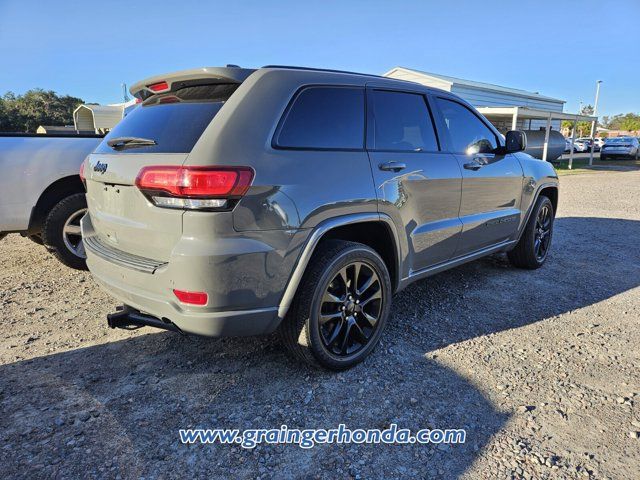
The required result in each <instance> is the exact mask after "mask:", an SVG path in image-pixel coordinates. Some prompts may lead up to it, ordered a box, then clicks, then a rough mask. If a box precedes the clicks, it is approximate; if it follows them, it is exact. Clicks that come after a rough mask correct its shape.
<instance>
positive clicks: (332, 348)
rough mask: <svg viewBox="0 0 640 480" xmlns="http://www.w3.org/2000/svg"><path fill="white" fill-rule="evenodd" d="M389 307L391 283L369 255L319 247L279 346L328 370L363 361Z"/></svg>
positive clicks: (356, 249)
mask: <svg viewBox="0 0 640 480" xmlns="http://www.w3.org/2000/svg"><path fill="white" fill-rule="evenodd" d="M390 307H391V279H390V276H389V271H388V270H387V267H386V265H385V263H384V261H383V260H382V258H380V255H378V254H377V253H376V252H375V250H373V249H371V248H370V247H368V246H366V245H363V244H361V243H355V242H347V241H342V240H329V241H326V242H323V243H322V244H321V245H320V247H319V250H318V251H317V252H316V253H315V254H314V256H313V258H312V260H311V262H310V263H309V266H308V267H307V271H306V272H305V275H304V277H303V279H302V281H301V282H300V285H299V286H298V291H297V293H296V297H295V299H294V301H293V304H292V305H291V308H290V309H289V312H288V314H287V316H286V318H285V319H284V320H283V322H282V324H281V325H280V337H281V339H282V341H283V343H284V345H285V346H286V347H287V348H288V349H289V350H290V351H291V352H292V353H293V354H294V355H295V356H296V357H297V358H298V359H300V360H302V361H304V362H306V363H309V364H311V365H314V366H320V367H323V368H327V369H330V370H345V369H348V368H351V367H353V366H354V365H356V364H358V363H360V362H361V361H363V360H364V359H365V358H366V357H367V356H368V355H369V354H370V353H371V352H372V351H373V349H374V348H375V346H376V345H377V344H378V342H379V341H380V337H381V335H382V332H383V330H384V327H385V324H386V321H387V317H388V316H389V311H390Z"/></svg>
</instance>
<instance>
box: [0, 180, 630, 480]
mask: <svg viewBox="0 0 640 480" xmlns="http://www.w3.org/2000/svg"><path fill="white" fill-rule="evenodd" d="M639 186H640V172H626V173H619V172H606V173H599V174H589V175H572V176H569V177H563V178H562V192H561V207H560V211H559V214H558V217H559V218H558V219H557V221H556V231H555V236H554V239H553V243H554V245H553V250H552V253H551V256H550V258H549V260H548V262H547V264H546V266H545V267H544V268H542V269H540V270H538V271H535V272H529V271H522V270H516V269H513V268H511V267H510V266H509V265H508V264H507V262H506V261H505V259H504V257H502V256H495V257H491V258H488V259H485V260H481V261H478V262H475V263H472V264H469V265H466V266H463V267H460V268H457V269H454V270H452V271H449V272H445V273H443V274H440V275H437V276H435V277H432V278H431V279H427V280H425V281H422V282H418V283H416V284H414V285H413V286H411V287H409V288H408V289H407V290H405V291H404V292H402V293H401V294H399V295H397V296H396V298H395V303H394V307H393V310H392V318H391V319H390V322H389V325H388V329H387V331H386V333H385V335H384V337H383V344H382V345H381V346H380V347H379V348H378V349H377V350H376V351H375V352H374V354H373V355H372V356H371V357H370V358H369V359H367V361H366V362H365V363H364V364H362V365H360V366H358V367H356V368H355V369H353V370H351V371H348V372H343V373H340V374H333V373H328V372H322V371H317V370H313V369H310V368H307V367H305V366H302V365H300V364H298V363H296V362H295V361H292V360H291V359H290V358H289V357H288V356H287V355H286V354H285V352H284V351H283V349H282V348H281V346H280V345H279V344H278V342H277V339H276V338H274V337H267V338H244V339H238V338H231V339H219V340H216V339H205V338H184V337H181V336H179V335H176V334H173V333H169V332H158V331H153V330H151V329H142V330H138V331H136V332H126V331H114V330H109V329H108V328H107V327H106V322H105V315H106V314H107V313H108V312H110V311H113V310H114V307H115V306H116V302H115V301H114V300H112V299H110V298H109V297H107V296H106V295H104V294H103V293H102V292H101V291H99V290H98V288H97V286H96V285H95V284H94V282H93V281H92V279H91V277H90V275H89V274H87V273H80V272H73V271H71V270H68V269H67V268H65V267H63V266H62V265H60V264H59V263H57V262H56V261H55V260H54V259H53V258H52V257H51V256H50V255H49V254H47V253H46V252H45V251H44V250H43V249H42V248H41V247H39V246H36V245H34V244H32V243H31V242H29V241H28V240H25V239H23V238H20V237H18V236H16V235H11V236H9V237H7V238H6V239H5V240H4V241H2V242H1V243H0V258H2V269H1V271H0V287H1V293H0V305H1V308H2V309H1V315H0V328H1V329H2V335H1V340H0V405H1V412H2V415H1V416H0V435H1V439H2V447H1V448H0V466H1V467H2V470H1V471H2V474H1V475H2V476H3V477H4V478H18V477H26V476H28V477H29V478H48V477H56V478H87V477H102V478H107V477H108V478H142V477H146V478H173V477H178V476H180V477H189V476H198V477H204V476H208V477H213V478H223V477H224V478H243V477H244V478H258V477H261V478H272V477H278V478H316V477H318V478H399V477H416V478H424V477H429V478H431V477H436V478H454V477H460V476H462V477H465V478H474V479H475V478H495V477H500V478H505V477H506V478H510V477H516V478H587V477H594V478H633V477H636V478H637V475H638V472H640V438H638V437H639V436H640V433H639V432H640V409H639V408H638V406H639V405H640V369H638V365H639V364H640V347H639V345H640V321H639V320H640V288H638V285H639V284H640V249H639V248H638V241H639V240H640V188H639ZM340 423H345V424H347V426H349V427H352V428H372V427H385V426H387V425H389V424H390V423H397V424H398V425H400V426H401V427H406V428H412V429H419V428H430V427H431V428H466V429H467V443H465V444H464V445H455V446H450V447H444V446H434V447H432V446H418V445H412V446H398V445H396V446H393V445H387V446H375V445H373V446H372V445H325V446H317V447H316V448H314V449H311V450H302V449H300V448H299V447H296V446H261V447H258V448H255V449H254V450H243V449H241V448H239V447H230V446H222V445H205V446H202V445H190V446H186V445H182V444H180V443H179V441H178V434H177V431H178V429H179V428H186V427H203V428H210V427H228V428H252V427H253V428H257V427H265V428H277V427H279V426H280V425H282V424H287V425H288V426H289V427H290V428H293V427H299V428H309V427H318V428H321V427H322V428H330V427H335V426H337V425H338V424H340ZM634 472H635V473H634Z"/></svg>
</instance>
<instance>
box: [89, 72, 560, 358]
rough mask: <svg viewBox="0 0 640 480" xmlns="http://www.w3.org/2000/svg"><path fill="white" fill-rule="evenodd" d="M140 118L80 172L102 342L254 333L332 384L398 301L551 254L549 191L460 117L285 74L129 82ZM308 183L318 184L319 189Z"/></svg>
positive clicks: (442, 101) (469, 117) (458, 109)
mask: <svg viewBox="0 0 640 480" xmlns="http://www.w3.org/2000/svg"><path fill="white" fill-rule="evenodd" d="M131 93H132V94H133V95H135V96H136V97H137V98H141V99H143V103H142V104H141V105H140V106H139V107H138V108H137V109H135V110H134V111H133V112H131V113H130V114H129V115H128V116H127V117H126V118H124V120H122V122H121V123H120V124H118V126H117V127H115V128H114V129H113V130H112V131H111V132H110V133H109V134H108V135H107V137H105V139H104V141H103V142H102V143H101V144H100V146H99V147H98V148H97V149H96V151H95V152H94V153H92V154H91V155H90V156H89V157H88V158H87V160H86V162H85V163H86V167H85V172H86V185H87V203H88V214H87V215H85V216H84V217H83V219H82V222H81V224H82V234H83V238H84V242H85V247H86V250H87V264H88V267H89V269H90V271H91V272H92V274H93V275H94V278H95V279H96V280H97V282H98V283H99V284H100V285H102V287H103V288H104V289H105V290H106V291H107V292H108V293H110V294H111V295H113V296H114V297H116V298H118V299H120V300H121V301H122V302H123V303H124V306H123V307H122V309H121V310H120V311H118V312H115V313H113V314H111V315H109V316H108V323H109V325H110V326H111V327H114V328H115V327H120V328H135V327H140V326H145V325H147V326H154V327H159V328H163V329H167V330H173V331H179V332H185V333H195V334H201V335H209V336H225V335H249V334H264V333H268V332H271V331H273V330H275V329H276V328H278V327H279V328H280V334H281V338H282V339H283V342H284V344H285V345H286V346H287V347H289V349H290V350H291V351H292V352H293V353H294V354H295V355H296V356H297V357H298V358H299V359H302V360H304V361H307V362H309V363H312V364H314V365H321V366H323V367H326V368H330V369H335V370H340V369H345V368H349V367H351V366H353V365H354V364H356V363H358V362H360V361H362V360H363V359H364V358H365V357H366V356H367V355H368V354H369V353H370V352H371V351H372V349H373V348H374V347H375V346H376V344H377V343H378V342H379V340H380V337H381V335H382V331H383V329H384V326H385V323H386V322H387V320H388V317H389V311H390V305H391V302H392V295H393V293H394V292H397V291H399V290H402V289H403V288H404V287H406V286H407V285H409V284H410V283H412V282H413V281H415V280H418V279H421V278H424V277H427V276H429V275H433V274H435V273H437V272H440V271H443V270H445V269H448V268H451V267H454V266H456V265H460V264H462V263H465V262H468V261H471V260H474V259H477V258H480V257H483V256H485V255H489V254H492V253H496V252H509V253H508V255H509V259H510V260H511V262H512V263H513V264H514V265H516V266H518V267H523V268H529V269H533V268H538V267H540V266H542V265H543V264H544V262H545V260H546V258H547V254H548V252H549V248H550V243H551V237H552V232H553V219H554V212H555V211H556V208H557V202H558V178H557V174H556V172H555V170H554V169H553V166H552V165H551V164H550V163H548V162H542V161H540V160H537V159H534V158H533V157H531V156H530V155H527V154H525V153H522V150H523V149H524V148H525V143H526V137H525V135H524V134H523V133H522V132H514V131H512V132H508V133H507V135H506V138H504V137H502V136H501V135H500V133H499V132H498V131H497V130H496V129H495V128H494V127H493V126H492V125H491V123H489V122H488V121H487V120H486V119H485V118H484V117H483V116H482V115H480V114H479V113H478V112H477V111H476V110H475V109H474V108H473V107H472V106H471V105H469V104H468V103H467V102H465V101H464V100H462V99H461V98H459V97H457V96H455V95H453V94H451V93H449V92H445V91H442V90H437V89H432V88H428V87H425V86H422V85H419V84H417V83H411V82H404V81H401V80H394V79H389V78H383V77H376V76H369V75H363V74H355V73H348V72H337V71H327V70H318V69H308V68H296V67H264V68H260V69H258V70H248V69H241V68H229V67H227V68H201V69H197V70H196V69H194V70H188V71H183V72H177V73H172V74H168V75H161V76H156V77H153V78H149V79H147V80H145V81H142V82H139V83H136V84H135V85H133V86H132V87H131ZM319 173H321V174H319Z"/></svg>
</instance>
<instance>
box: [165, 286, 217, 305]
mask: <svg viewBox="0 0 640 480" xmlns="http://www.w3.org/2000/svg"><path fill="white" fill-rule="evenodd" d="M173 294H174V295H175V296H176V298H177V299H178V300H180V303H186V304H188V305H206V304H207V301H208V300H209V295H207V293H206V292H187V291H185V290H175V289H174V290H173Z"/></svg>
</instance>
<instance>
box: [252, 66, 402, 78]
mask: <svg viewBox="0 0 640 480" xmlns="http://www.w3.org/2000/svg"><path fill="white" fill-rule="evenodd" d="M261 68H286V69H288V70H308V71H311V72H327V73H346V74H349V75H361V76H363V77H375V78H387V77H383V76H381V75H374V74H372V73H360V72H350V71H348V70H334V69H331V68H313V67H296V66H292V65H265V66H263V67H261ZM392 80H396V79H392Z"/></svg>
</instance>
